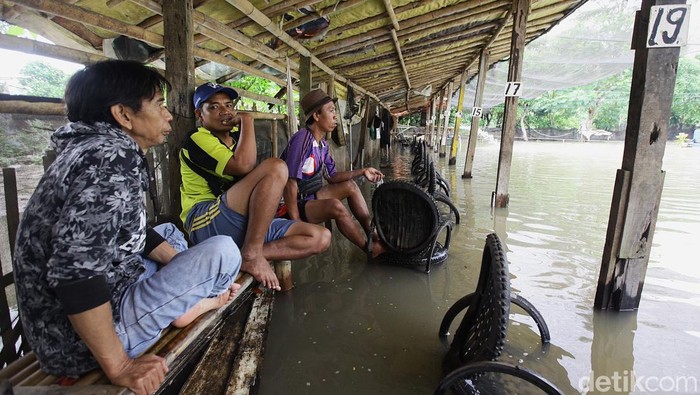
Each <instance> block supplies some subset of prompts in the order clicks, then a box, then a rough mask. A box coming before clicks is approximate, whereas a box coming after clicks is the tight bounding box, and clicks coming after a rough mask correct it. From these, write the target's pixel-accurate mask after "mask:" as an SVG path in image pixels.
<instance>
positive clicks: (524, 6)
mask: <svg viewBox="0 0 700 395" xmlns="http://www.w3.org/2000/svg"><path fill="white" fill-rule="evenodd" d="M529 12H530V0H514V1H513V32H512V34H511V40H510V61H509V63H508V81H507V82H519V81H520V74H521V71H522V68H523V57H524V56H525V36H526V34H525V33H526V29H527V16H528V14H529ZM517 112H518V97H517V96H507V97H506V98H505V107H504V110H503V129H502V131H501V151H500V154H499V157H498V174H497V175H496V191H495V192H494V200H493V202H492V206H493V207H501V208H502V207H508V199H509V196H508V181H509V178H510V165H511V161H512V159H513V141H514V138H515V123H516V116H517Z"/></svg>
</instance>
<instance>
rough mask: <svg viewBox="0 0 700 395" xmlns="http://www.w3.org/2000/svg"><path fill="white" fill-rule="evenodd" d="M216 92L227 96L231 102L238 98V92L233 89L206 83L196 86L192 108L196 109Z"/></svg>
mask: <svg viewBox="0 0 700 395" xmlns="http://www.w3.org/2000/svg"><path fill="white" fill-rule="evenodd" d="M218 92H224V93H225V94H227V95H228V97H230V98H231V100H235V99H237V98H238V92H236V91H235V90H234V89H233V88H230V87H228V86H223V85H219V84H217V83H214V82H207V83H206V84H202V85H200V86H198V87H197V89H195V91H194V108H195V109H198V108H199V107H200V106H201V105H202V103H204V102H205V101H207V99H209V98H210V97H211V96H212V95H213V94H214V93H218Z"/></svg>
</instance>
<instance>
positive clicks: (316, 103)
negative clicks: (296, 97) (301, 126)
mask: <svg viewBox="0 0 700 395" xmlns="http://www.w3.org/2000/svg"><path fill="white" fill-rule="evenodd" d="M329 102H334V103H336V102H338V98H331V97H330V96H328V94H327V93H326V92H324V91H323V90H322V89H314V90H312V91H310V92H309V93H307V94H306V95H304V97H302V98H301V101H300V102H299V104H300V105H301V109H302V110H304V114H306V121H308V120H309V118H311V117H312V116H313V115H314V113H315V112H316V111H318V110H320V109H321V107H323V106H324V105H325V104H326V103H329Z"/></svg>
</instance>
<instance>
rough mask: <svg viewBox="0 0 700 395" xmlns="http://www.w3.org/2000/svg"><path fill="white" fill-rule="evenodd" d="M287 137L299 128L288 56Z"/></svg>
mask: <svg viewBox="0 0 700 395" xmlns="http://www.w3.org/2000/svg"><path fill="white" fill-rule="evenodd" d="M287 127H288V128H289V130H288V132H287V139H289V138H291V137H292V135H293V134H294V133H296V132H297V130H299V126H298V124H297V117H296V113H295V112H294V85H293V84H292V64H291V62H290V60H289V58H287Z"/></svg>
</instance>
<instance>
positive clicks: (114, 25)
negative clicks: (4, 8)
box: [22, 0, 286, 86]
mask: <svg viewBox="0 0 700 395" xmlns="http://www.w3.org/2000/svg"><path fill="white" fill-rule="evenodd" d="M22 7H27V8H31V9H35V10H38V11H41V12H45V13H47V14H51V15H58V16H62V17H64V18H66V19H70V20H74V21H77V22H81V23H85V24H87V25H90V26H94V27H97V28H100V29H105V30H109V31H111V32H114V33H118V34H123V35H125V36H128V37H132V38H136V39H139V40H141V41H144V42H146V43H148V44H151V45H154V46H156V47H158V48H163V36H162V35H160V34H158V33H155V32H151V31H149V30H146V29H142V28H140V27H138V26H134V25H129V24H126V23H124V22H122V21H119V20H117V19H114V18H110V17H107V16H105V15H98V14H95V13H93V12H91V11H87V10H85V9H83V8H81V7H77V6H74V5H70V4H66V3H62V4H61V3H56V2H53V1H45V0H23V3H22ZM194 55H195V56H197V57H200V58H203V59H207V60H211V61H213V62H217V63H221V64H223V65H226V66H229V67H232V68H234V69H237V70H241V71H244V72H246V73H248V74H251V75H256V76H258V77H261V78H265V79H267V80H270V81H272V82H274V83H276V84H278V85H280V86H285V85H286V83H285V81H284V80H282V79H280V78H277V77H275V76H272V75H270V74H266V73H265V72H263V71H260V70H258V69H255V68H253V67H250V66H248V65H246V64H244V63H241V62H239V61H238V60H235V59H231V58H227V57H225V56H222V55H219V54H217V53H215V52H212V51H209V50H206V49H202V48H198V47H195V49H194Z"/></svg>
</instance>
